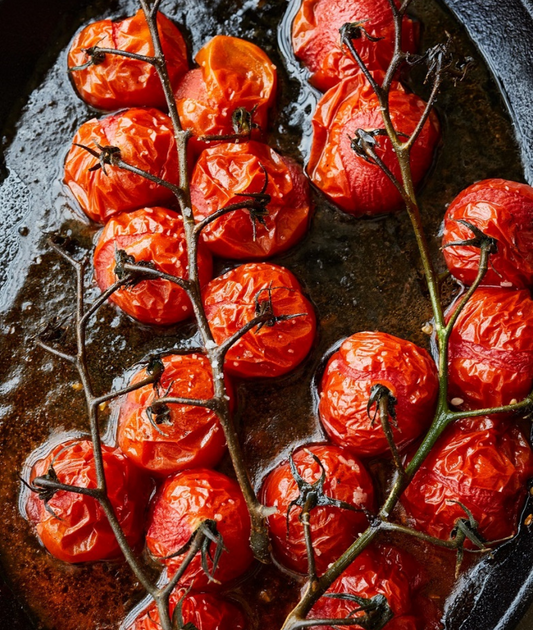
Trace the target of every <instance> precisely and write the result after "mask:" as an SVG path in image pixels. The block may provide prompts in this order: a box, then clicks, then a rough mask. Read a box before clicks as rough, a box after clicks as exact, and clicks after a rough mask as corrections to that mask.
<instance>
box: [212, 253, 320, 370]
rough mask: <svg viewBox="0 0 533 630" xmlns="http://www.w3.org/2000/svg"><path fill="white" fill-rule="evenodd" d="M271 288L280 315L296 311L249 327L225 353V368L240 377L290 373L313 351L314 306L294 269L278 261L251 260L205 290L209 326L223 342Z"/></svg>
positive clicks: (275, 313)
mask: <svg viewBox="0 0 533 630" xmlns="http://www.w3.org/2000/svg"><path fill="white" fill-rule="evenodd" d="M269 288H272V304H273V311H274V315H275V316H278V317H279V316H281V315H297V314H300V313H302V315H301V316H299V317H294V318H293V319H290V320H287V321H281V322H277V323H275V324H274V326H269V325H268V324H265V325H264V326H263V327H261V328H260V330H257V328H255V329H254V330H251V331H249V332H247V333H246V334H245V335H244V336H243V337H242V338H241V339H240V340H239V341H238V342H237V343H236V344H235V345H234V346H232V347H231V348H230V350H229V351H228V353H227V354H226V361H225V368H226V369H227V371H228V372H229V373H230V374H233V375H235V376H239V377H241V378H270V377H275V376H281V375H283V374H287V373H288V372H290V371H291V370H293V369H294V368H295V367H296V366H297V365H298V364H300V363H301V362H302V361H303V360H304V358H305V357H306V356H307V354H308V353H309V350H310V349H311V346H312V345H313V341H314V338H315V335H316V317H315V312H314V310H313V306H312V305H311V303H310V302H309V300H308V299H307V298H306V297H305V296H304V295H303V293H302V291H301V287H300V284H299V283H298V280H296V278H295V277H294V275H293V274H292V273H291V272H290V271H288V270H287V269H284V268H283V267H279V266H278V265H271V264H267V263H249V264H247V265H241V266H240V267H236V268H235V269H232V270H231V271H228V272H227V273H225V274H224V275H222V276H219V277H218V278H215V279H214V280H211V282H210V283H209V284H208V285H207V286H206V288H205V290H204V292H203V301H204V308H205V313H206V316H207V319H208V322H209V327H210V328H211V332H212V334H213V337H214V339H215V341H216V342H217V343H218V344H221V343H223V342H224V341H225V340H226V339H228V338H229V337H231V336H232V335H233V334H235V333H236V332H237V331H238V330H240V329H241V328H242V327H243V326H244V325H246V324H247V323H248V322H249V321H251V320H252V319H253V318H254V317H256V299H258V300H259V302H262V301H264V300H267V299H268V291H267V290H268V289H269Z"/></svg>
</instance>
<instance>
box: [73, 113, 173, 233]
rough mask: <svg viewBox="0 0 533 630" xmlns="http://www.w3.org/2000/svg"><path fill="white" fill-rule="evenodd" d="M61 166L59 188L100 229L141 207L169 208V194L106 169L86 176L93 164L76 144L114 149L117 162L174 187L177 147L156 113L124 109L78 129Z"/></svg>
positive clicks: (165, 122) (167, 122) (165, 120)
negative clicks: (61, 186)
mask: <svg viewBox="0 0 533 630" xmlns="http://www.w3.org/2000/svg"><path fill="white" fill-rule="evenodd" d="M72 142H73V144H72V147H71V149H70V151H69V152H68V155H67V158H66V161H65V175H64V182H65V184H66V185H67V186H68V187H69V188H70V190H71V192H72V194H73V195H74V197H75V199H76V201H77V202H78V203H79V204H80V207H81V209H82V210H83V212H85V214H86V215H87V216H88V217H89V218H90V219H92V220H93V221H96V223H105V222H106V221H107V220H108V219H109V218H110V217H111V216H113V215H114V214H118V213H120V212H130V211H131V210H137V209H139V208H142V207H144V206H152V205H158V204H165V203H167V202H172V201H173V199H174V196H173V194H172V192H171V191H170V190H168V189H167V188H165V187H163V186H160V185H158V184H154V183H153V182H151V181H148V180H147V179H146V178H145V177H142V176H141V175H135V174H133V173H130V172H129V171H126V170H124V169H121V168H119V167H118V166H111V165H106V167H105V169H106V173H107V175H106V173H104V171H103V169H101V168H99V169H97V170H94V171H90V170H89V169H91V168H92V167H94V166H95V165H97V164H98V160H97V159H96V158H95V157H94V156H92V155H91V154H90V153H89V152H87V151H86V150H85V149H83V148H81V147H78V146H75V144H81V145H84V146H86V147H89V148H91V149H95V148H96V147H95V142H96V143H98V144H99V145H100V146H113V147H118V148H119V149H120V155H121V158H122V159H123V160H124V161H125V162H127V163H128V164H131V165H133V166H136V167H137V168H140V169H142V170H144V171H147V172H148V173H151V174H152V175H156V176H157V177H160V178H161V179H165V180H167V181H168V182H170V183H171V184H178V159H177V154H176V142H175V140H174V132H173V130H172V123H171V121H170V118H169V117H168V116H166V115H165V114H162V113H161V112H159V111H158V110H156V109H139V108H137V109H128V110H126V111H123V112H120V113H118V114H114V115H112V116H106V117H105V118H100V119H99V120H97V119H96V118H93V119H92V120H89V121H88V122H86V123H84V124H83V125H82V126H81V127H80V128H79V129H78V132H77V133H76V135H75V136H74V140H73V141H72Z"/></svg>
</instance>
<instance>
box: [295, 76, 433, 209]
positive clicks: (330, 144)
mask: <svg viewBox="0 0 533 630" xmlns="http://www.w3.org/2000/svg"><path fill="white" fill-rule="evenodd" d="M389 105H390V112H391V119H392V123H393V125H394V127H395V128H396V129H397V131H399V132H401V133H403V134H406V135H409V134H411V132H412V131H414V129H415V127H416V125H417V123H418V121H419V119H420V117H421V115H422V112H423V111H424V108H425V103H424V101H422V100H421V99H420V98H418V96H416V95H415V94H409V93H407V92H406V91H405V90H404V89H403V88H402V86H401V85H400V84H399V83H393V86H392V88H391V92H390V97H389ZM358 129H363V130H365V131H372V130H374V129H383V118H382V115H381V111H380V107H379V103H378V100H377V97H376V95H375V94H374V92H373V90H372V88H371V87H370V85H369V83H368V82H367V80H366V79H365V78H364V77H362V76H357V77H355V78H352V79H345V80H344V81H341V82H340V83H339V84H338V85H337V86H336V87H334V88H332V89H331V90H329V91H328V92H326V94H324V96H323V97H322V99H321V100H320V101H319V103H318V106H317V109H316V112H315V114H314V116H313V144H312V147H311V156H310V158H309V164H308V166H307V172H308V173H309V176H310V177H311V180H312V181H313V183H314V184H316V186H318V188H320V190H322V192H324V193H325V194H326V195H327V197H328V198H329V199H330V200H331V201H333V202H334V203H336V204H337V205H338V206H339V207H340V208H342V209H343V210H344V211H345V212H348V213H350V214H354V215H355V216H362V215H376V214H383V213H388V212H394V211H397V210H399V209H400V208H402V199H401V196H400V194H399V192H398V191H397V190H396V188H395V187H394V185H393V184H392V183H391V181H390V180H389V178H388V177H387V176H386V175H385V173H384V172H383V171H382V170H381V169H380V167H379V166H377V165H376V164H372V163H369V162H368V161H366V160H364V159H363V158H362V157H359V156H358V155H357V154H356V153H355V151H354V150H353V149H352V148H351V140H352V139H353V138H354V137H356V131H357V130H358ZM439 136H440V132H439V123H438V120H437V117H436V116H435V115H434V114H432V115H431V116H430V117H429V119H428V121H427V122H426V124H425V125H424V127H423V129H422V132H421V133H420V136H419V137H418V139H417V141H416V142H415V144H414V146H413V149H412V151H411V170H412V175H413V181H414V183H415V184H418V183H419V182H420V181H421V179H422V178H423V176H424V175H425V173H426V172H427V170H428V169H429V167H430V166H431V163H432V160H433V153H434V150H435V147H436V145H437V142H438V140H439ZM376 141H377V143H378V146H377V148H376V153H377V155H378V156H379V157H380V158H381V160H382V161H383V162H384V163H385V165H386V166H387V167H388V168H389V169H390V170H391V172H392V173H393V174H394V175H395V176H396V177H397V178H398V179H400V181H401V173H400V167H399V165H398V161H397V158H396V155H395V154H394V151H393V149H392V145H391V143H390V140H389V139H388V138H387V137H384V136H377V137H376Z"/></svg>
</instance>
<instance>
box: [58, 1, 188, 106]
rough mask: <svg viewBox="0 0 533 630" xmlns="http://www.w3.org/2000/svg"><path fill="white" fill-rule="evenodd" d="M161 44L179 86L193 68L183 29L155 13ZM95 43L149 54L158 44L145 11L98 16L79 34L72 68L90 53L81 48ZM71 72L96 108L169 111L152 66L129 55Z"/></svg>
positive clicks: (70, 59)
mask: <svg viewBox="0 0 533 630" xmlns="http://www.w3.org/2000/svg"><path fill="white" fill-rule="evenodd" d="M157 26H158V31H159V37H160V40H161V46H162V48H163V53H164V55H165V61H166V65H167V69H168V73H169V78H170V82H171V84H172V86H174V87H177V85H178V83H179V81H180V79H181V78H182V77H183V75H184V74H185V73H186V72H187V70H188V69H189V66H188V62H187V46H186V44H185V40H184V39H183V36H182V35H181V33H180V31H179V30H178V29H177V28H176V26H174V24H173V23H172V22H171V21H170V20H169V19H168V18H167V17H165V16H164V15H163V14H162V13H158V14H157ZM93 46H99V47H100V48H114V49H117V50H123V51H126V52H130V53H135V54H138V55H145V56H148V57H151V56H153V55H154V47H153V45H152V38H151V36H150V30H149V28H148V25H147V23H146V19H145V17H144V12H143V11H142V9H140V10H139V11H137V13H136V14H135V15H134V16H133V17H130V18H127V19H126V20H122V21H121V22H112V21H111V20H100V21H98V22H93V23H92V24H89V26H86V27H85V28H84V29H83V30H82V31H80V33H78V35H77V36H76V37H75V39H74V41H73V42H72V45H71V47H70V51H69V54H68V66H69V68H75V67H78V66H82V65H84V64H85V63H86V62H87V61H88V60H89V59H90V57H89V56H88V55H87V54H86V53H85V52H84V51H83V49H88V48H91V47H93ZM70 76H71V77H72V80H73V82H74V86H75V88H76V90H77V92H78V94H79V95H80V97H81V98H82V99H83V100H84V101H85V102H86V103H88V104H89V105H92V106H93V107H95V108H96V109H101V110H105V111H112V110H117V109H123V108H126V107H158V108H160V109H166V100H165V95H164V93H163V88H162V87H161V81H160V80H159V77H158V75H157V71H156V69H155V68H154V66H152V65H150V64H148V63H144V62H142V61H137V60H135V59H131V58H127V57H119V56H117V55H111V54H107V55H105V58H104V60H103V61H102V62H101V63H98V64H93V65H90V66H89V67H88V68H86V69H84V70H71V72H70Z"/></svg>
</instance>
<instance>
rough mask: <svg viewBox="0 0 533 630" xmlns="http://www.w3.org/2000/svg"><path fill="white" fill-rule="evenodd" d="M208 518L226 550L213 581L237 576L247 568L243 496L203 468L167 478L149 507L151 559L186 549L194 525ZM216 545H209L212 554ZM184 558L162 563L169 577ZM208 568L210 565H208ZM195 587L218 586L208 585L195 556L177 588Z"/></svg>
mask: <svg viewBox="0 0 533 630" xmlns="http://www.w3.org/2000/svg"><path fill="white" fill-rule="evenodd" d="M207 519H211V520H214V521H216V523H217V529H218V532H219V533H220V534H221V535H222V537H223V539H224V546H225V548H226V550H227V551H224V552H223V553H222V556H221V558H220V562H219V564H218V568H217V570H216V572H215V576H214V577H215V579H216V580H218V581H219V582H220V583H221V584H227V583H228V582H231V581H232V580H234V579H236V578H238V577H240V576H241V575H242V574H243V573H245V572H246V570H247V569H248V568H249V567H250V565H251V564H252V560H253V556H252V552H251V551H250V546H249V543H248V540H249V538H250V517H249V515H248V510H247V508H246V503H245V501H244V497H243V496H242V492H241V490H240V488H239V486H238V484H237V482H235V481H233V479H230V478H229V477H226V476H225V475H223V474H221V473H218V472H215V471H213V470H207V469H204V468H196V469H193V470H188V471H185V472H182V473H178V474H177V475H174V476H172V477H169V478H168V479H167V480H166V481H165V483H164V484H163V486H162V487H161V489H160V490H159V492H158V494H157V495H156V497H155V499H154V502H153V504H152V508H151V512H150V517H149V523H148V532H147V535H146V544H147V546H148V549H149V551H150V553H151V554H152V555H153V556H154V557H155V558H163V557H166V556H169V555H171V554H172V553H174V552H175V551H178V549H180V548H181V547H183V545H185V544H186V543H187V542H188V541H189V539H190V537H191V536H192V534H193V533H194V532H195V530H196V529H197V528H198V527H199V525H200V524H201V523H202V522H203V521H205V520H207ZM214 552H215V545H214V543H211V553H212V554H214ZM182 560H183V556H178V557H176V558H170V559H166V560H162V562H163V563H164V564H165V565H166V566H167V568H168V571H169V576H172V574H173V573H175V572H176V571H177V569H178V568H179V567H180V565H181V562H182ZM208 567H209V569H210V570H212V563H211V562H210V561H208ZM193 583H194V588H195V589H201V590H203V589H204V588H207V589H216V588H220V585H219V584H217V583H215V582H211V581H209V579H208V577H207V576H206V575H205V573H204V572H203V570H202V567H201V559H200V556H199V555H196V557H195V558H194V560H193V561H192V562H191V564H190V565H189V566H188V568H187V569H186V571H185V574H184V576H183V577H182V579H181V580H180V584H184V585H192V584H193Z"/></svg>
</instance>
